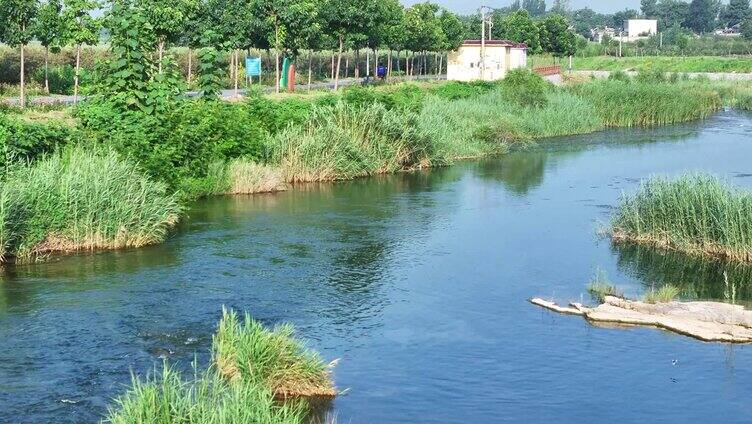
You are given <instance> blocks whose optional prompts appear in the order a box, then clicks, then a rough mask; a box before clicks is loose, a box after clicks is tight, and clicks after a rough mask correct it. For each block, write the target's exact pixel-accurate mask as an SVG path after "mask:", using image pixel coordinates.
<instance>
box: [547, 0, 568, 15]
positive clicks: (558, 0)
mask: <svg viewBox="0 0 752 424" xmlns="http://www.w3.org/2000/svg"><path fill="white" fill-rule="evenodd" d="M569 12H570V9H569V0H554V3H553V4H552V5H551V13H558V14H559V15H567V14H569Z"/></svg>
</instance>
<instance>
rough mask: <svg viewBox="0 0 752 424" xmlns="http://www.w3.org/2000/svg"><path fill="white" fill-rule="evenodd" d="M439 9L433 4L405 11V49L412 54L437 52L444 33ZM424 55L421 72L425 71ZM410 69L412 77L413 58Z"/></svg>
mask: <svg viewBox="0 0 752 424" xmlns="http://www.w3.org/2000/svg"><path fill="white" fill-rule="evenodd" d="M440 10H441V8H440V7H439V6H438V5H436V4H433V3H429V2H426V3H418V4H415V5H413V6H411V7H410V8H408V9H407V10H406V11H405V35H406V40H407V41H406V43H407V49H408V50H411V51H413V52H427V51H438V50H440V49H441V46H442V43H443V37H444V32H443V30H442V27H441V21H440V20H439V18H438V13H439V11H440ZM425 62H426V61H425V55H424V56H423V70H424V71H425ZM411 63H412V65H411V67H410V69H411V74H412V75H414V65H415V58H414V57H413V59H412V61H411Z"/></svg>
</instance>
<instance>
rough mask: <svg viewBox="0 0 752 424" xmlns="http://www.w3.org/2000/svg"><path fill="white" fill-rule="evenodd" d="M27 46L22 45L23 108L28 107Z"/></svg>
mask: <svg viewBox="0 0 752 424" xmlns="http://www.w3.org/2000/svg"><path fill="white" fill-rule="evenodd" d="M25 47H26V46H25V45H24V43H21V107H22V108H24V107H26V76H25V75H24V74H25V73H26V52H25V51H24V50H25V49H24V48H25Z"/></svg>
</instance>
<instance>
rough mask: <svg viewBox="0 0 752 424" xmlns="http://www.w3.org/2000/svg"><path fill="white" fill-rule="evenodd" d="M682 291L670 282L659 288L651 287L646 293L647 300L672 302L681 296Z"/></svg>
mask: <svg viewBox="0 0 752 424" xmlns="http://www.w3.org/2000/svg"><path fill="white" fill-rule="evenodd" d="M680 293H681V291H680V290H679V289H678V288H677V287H676V286H672V285H670V284H668V285H665V286H661V287H660V288H659V289H657V290H656V289H655V288H651V289H650V290H649V291H648V292H647V293H645V297H644V299H645V302H647V303H653V304H655V303H670V302H673V301H674V299H676V298H677V296H679V294H680Z"/></svg>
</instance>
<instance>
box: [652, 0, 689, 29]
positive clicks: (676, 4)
mask: <svg viewBox="0 0 752 424" xmlns="http://www.w3.org/2000/svg"><path fill="white" fill-rule="evenodd" d="M657 11H658V13H657V15H658V16H657V17H658V25H659V26H660V27H661V28H671V27H673V26H674V25H682V26H683V25H684V22H685V21H686V20H687V16H688V14H689V3H685V2H683V1H679V0H661V1H660V2H659V3H658V6H657Z"/></svg>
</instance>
